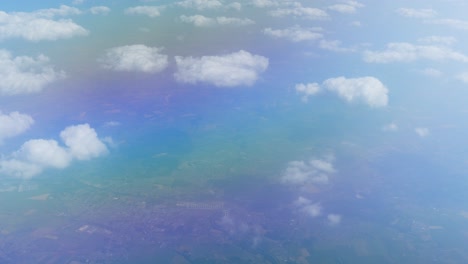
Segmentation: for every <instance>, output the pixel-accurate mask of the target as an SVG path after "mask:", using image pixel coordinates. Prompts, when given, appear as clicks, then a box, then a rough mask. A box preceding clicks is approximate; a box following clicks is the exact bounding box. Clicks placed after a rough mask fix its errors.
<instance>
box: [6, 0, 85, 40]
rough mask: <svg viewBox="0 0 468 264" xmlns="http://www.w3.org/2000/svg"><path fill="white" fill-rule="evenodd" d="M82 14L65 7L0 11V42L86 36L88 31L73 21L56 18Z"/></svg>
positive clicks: (77, 10) (72, 8)
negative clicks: (14, 39) (5, 40)
mask: <svg viewBox="0 0 468 264" xmlns="http://www.w3.org/2000/svg"><path fill="white" fill-rule="evenodd" d="M80 13H81V12H80V10H79V9H77V8H74V7H69V6H65V5H62V6H60V8H51V9H41V10H37V11H34V12H29V13H28V12H11V13H7V12H4V11H0V40H4V39H10V38H23V39H26V40H28V41H35V42H36V41H41V40H57V39H65V38H71V37H75V36H85V35H87V34H88V31H87V30H86V29H84V28H83V27H81V26H80V25H77V24H75V23H74V22H73V21H72V20H70V19H63V18H61V19H57V18H56V17H64V16H69V15H76V14H80Z"/></svg>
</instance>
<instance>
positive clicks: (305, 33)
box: [263, 25, 323, 42]
mask: <svg viewBox="0 0 468 264" xmlns="http://www.w3.org/2000/svg"><path fill="white" fill-rule="evenodd" d="M321 30H322V29H321V28H303V27H300V26H297V25H296V26H294V27H289V28H285V29H272V28H265V29H264V30H263V33H264V34H265V35H267V36H271V37H274V38H285V39H288V40H290V41H293V42H300V41H306V40H317V39H321V38H322V37H323V34H322V33H320V31H321Z"/></svg>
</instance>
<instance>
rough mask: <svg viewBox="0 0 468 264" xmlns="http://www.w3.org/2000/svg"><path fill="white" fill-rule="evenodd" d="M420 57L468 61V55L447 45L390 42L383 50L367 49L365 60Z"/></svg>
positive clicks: (406, 60) (389, 60) (396, 59)
mask: <svg viewBox="0 0 468 264" xmlns="http://www.w3.org/2000/svg"><path fill="white" fill-rule="evenodd" d="M419 59H426V60H434V61H443V60H453V61H460V62H468V57H467V56H466V55H464V54H462V53H460V52H457V51H454V50H452V49H451V48H449V47H446V46H437V45H414V44H411V43H407V42H396V43H389V44H387V47H386V49H385V50H382V51H365V52H364V61H366V62H372V63H389V62H412V61H415V60H419Z"/></svg>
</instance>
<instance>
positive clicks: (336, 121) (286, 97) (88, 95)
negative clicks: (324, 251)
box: [0, 0, 468, 227]
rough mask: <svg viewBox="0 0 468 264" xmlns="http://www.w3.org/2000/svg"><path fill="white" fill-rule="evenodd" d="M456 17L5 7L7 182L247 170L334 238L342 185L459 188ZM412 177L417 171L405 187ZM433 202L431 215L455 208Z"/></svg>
mask: <svg viewBox="0 0 468 264" xmlns="http://www.w3.org/2000/svg"><path fill="white" fill-rule="evenodd" d="M467 6H468V2H467V1H463V0H432V1H411V2H408V1H380V2H376V1H365V0H362V1H353V0H349V1H321V0H320V1H300V0H297V1H289V0H284V1H279V0H239V1H223V0H181V1H163V0H159V1H158V0H138V1H135V0H132V1H99V0H92V1H91V0H73V1H55V0H54V1H52V0H48V1H21V3H17V2H9V3H2V4H1V5H0V10H1V11H0V79H1V82H0V179H3V180H4V181H8V180H18V181H29V180H36V179H50V177H60V178H61V179H62V180H63V181H66V179H67V177H72V176H70V175H74V176H73V178H76V177H79V176H77V175H80V173H84V172H85V171H89V170H90V168H94V170H95V173H97V172H99V173H102V174H117V175H118V174H119V170H121V171H130V170H133V171H134V174H135V175H136V176H135V179H134V180H135V181H136V180H137V179H138V176H145V175H147V174H152V173H153V174H154V175H153V176H154V177H156V178H157V177H163V178H164V177H169V178H170V177H173V178H174V179H176V180H177V177H179V176H180V175H185V177H188V178H190V177H196V178H193V179H192V180H188V182H191V183H192V184H194V181H195V179H197V180H200V181H201V182H202V183H200V182H199V183H197V184H198V185H197V184H195V185H194V187H193V188H197V186H198V187H199V186H203V179H205V178H204V177H206V179H213V178H216V177H219V178H222V179H228V178H229V177H237V176H235V175H246V174H256V173H257V174H258V175H262V177H265V178H266V179H268V180H267V181H268V182H270V181H273V182H276V183H277V184H279V185H280V186H283V187H284V188H286V189H287V190H289V191H290V192H291V196H290V197H289V198H288V199H289V200H288V202H287V203H288V206H289V208H290V210H291V211H293V212H296V213H298V214H301V215H304V216H306V217H310V219H320V221H322V222H324V223H327V225H328V226H332V227H337V226H340V225H343V223H345V222H346V221H347V219H350V218H352V215H350V213H348V214H347V212H346V210H345V209H343V206H341V207H340V206H337V205H333V201H334V200H333V198H332V197H333V195H334V192H338V189H339V190H340V191H343V190H342V189H340V188H344V190H345V191H344V192H345V193H346V192H347V191H348V192H349V193H352V196H353V197H355V198H356V199H365V198H366V194H369V193H373V194H375V193H383V194H384V195H396V194H395V193H393V192H394V191H395V190H398V189H401V190H402V191H403V190H406V187H404V186H407V184H410V183H412V182H413V181H414V182H416V183H417V185H418V184H420V186H422V187H421V188H422V189H421V190H420V191H421V192H422V193H420V194H421V195H422V196H424V195H427V196H431V192H433V186H434V185H443V186H445V185H446V188H448V189H450V188H452V187H454V186H458V187H464V186H465V185H466V183H465V181H464V180H463V178H460V177H458V176H456V177H455V176H453V177H454V178H450V177H452V176H450V175H459V174H460V173H462V172H463V171H465V170H466V167H467V161H468V160H467V159H466V156H465V149H466V148H465V145H464V144H465V131H466V129H468V126H467V125H466V124H465V122H464V120H465V119H466V118H467V117H468V108H467V105H466V103H465V101H466V100H465V98H466V97H467V96H468V90H467V85H468V67H467V65H468V47H466V45H464V44H463V43H465V42H466V41H467V40H468V39H467V35H466V32H467V31H468V20H466V12H465V10H466V8H467ZM405 155H409V156H411V157H414V156H417V157H418V159H417V160H424V161H425V162H427V164H432V165H433V166H438V168H440V169H441V171H443V173H441V175H430V176H427V178H424V176H422V175H419V174H418V173H421V174H424V173H426V171H425V170H418V169H421V166H424V165H421V164H426V163H417V162H416V163H411V162H412V161H413V159H412V158H408V159H404V158H402V159H398V158H395V156H403V157H406V156H405ZM155 157H156V158H155ZM161 157H162V158H161ZM155 160H156V161H155ZM194 160H196V161H197V162H199V163H197V164H202V165H199V166H201V167H200V168H198V167H197V168H198V169H195V168H193V167H190V166H188V165H187V164H191V163H190V162H191V161H194ZM194 163H195V162H194ZM92 166H95V167H92ZM194 166H195V165H194ZM197 166H198V165H197ZM203 166H204V167H203ZM412 166H414V168H417V169H415V170H416V172H415V173H416V174H418V176H417V177H416V176H414V177H415V178H412V177H413V176H408V177H407V178H404V176H403V175H407V174H408V175H411V173H412V172H411V170H410V169H408V168H413V167H412ZM80 168H81V169H80ZM207 171H210V172H207ZM204 173H206V175H205V174H204ZM392 173H394V175H393V174H392ZM75 174H76V175H75ZM200 174H201V175H202V176H200ZM429 174H430V173H429ZM51 175H53V176H51ZM395 175H398V176H395ZM110 177H111V176H110ZM252 177H253V176H252ZM400 177H401V179H400ZM111 178H112V177H111ZM117 178H119V177H117ZM164 179H165V178H164ZM397 179H398V180H397ZM176 180H174V181H176ZM239 180H240V181H246V182H248V181H249V180H248V179H245V178H244V177H241V178H239ZM373 184H375V185H373ZM332 186H333V187H332ZM429 186H431V187H429ZM400 187H401V188H400ZM426 187H427V188H426ZM387 188H394V190H393V191H392V192H387V191H388V189H387ZM316 189H320V190H322V191H321V193H322V195H324V197H328V198H323V197H322V198H320V197H316V196H315V195H316V194H315V192H314V191H311V190H316ZM416 189H417V188H416ZM346 190H347V191H346ZM457 190H458V189H457ZM398 195H403V194H402V193H398ZM443 195H444V196H443V197H442V198H441V199H440V200H437V199H434V198H433V199H434V203H435V204H443V203H444V202H446V201H456V202H457V204H462V203H463V202H464V201H465V199H466V197H464V196H463V194H462V193H461V192H458V191H454V192H450V191H447V190H446V191H444V192H443ZM422 196H421V197H422ZM411 197H412V196H411ZM412 198H414V199H416V198H415V197H412ZM324 201H329V204H326V202H324ZM285 203H286V201H285ZM336 203H338V202H336ZM458 209H460V208H458ZM458 209H457V210H458ZM460 210H461V209H460ZM223 221H225V222H226V223H231V222H232V221H233V220H232V219H224V220H223ZM230 221H231V222H230ZM231 224H232V223H231ZM226 225H228V226H229V225H230V224H226Z"/></svg>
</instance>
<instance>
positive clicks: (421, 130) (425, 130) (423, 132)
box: [414, 127, 430, 137]
mask: <svg viewBox="0 0 468 264" xmlns="http://www.w3.org/2000/svg"><path fill="white" fill-rule="evenodd" d="M414 132H416V134H418V136H420V137H427V136H429V133H430V132H429V129H428V128H426V127H417V128H415V129H414Z"/></svg>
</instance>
